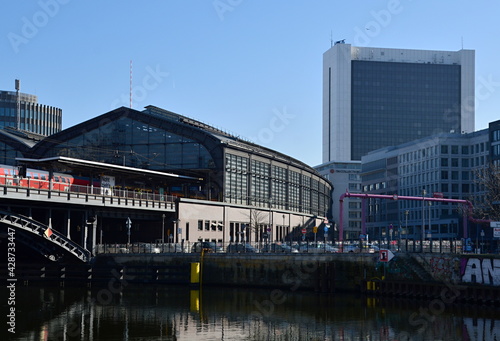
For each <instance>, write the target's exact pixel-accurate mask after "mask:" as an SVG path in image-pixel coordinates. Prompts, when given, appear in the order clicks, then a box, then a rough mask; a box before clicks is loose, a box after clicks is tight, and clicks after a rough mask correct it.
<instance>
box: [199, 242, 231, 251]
mask: <svg viewBox="0 0 500 341" xmlns="http://www.w3.org/2000/svg"><path fill="white" fill-rule="evenodd" d="M203 249H204V250H205V252H216V253H219V252H224V248H223V247H222V246H217V244H216V243H214V242H196V243H194V244H193V246H192V247H191V252H201V250H203Z"/></svg>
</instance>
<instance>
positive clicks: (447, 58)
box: [316, 41, 475, 238]
mask: <svg viewBox="0 0 500 341" xmlns="http://www.w3.org/2000/svg"><path fill="white" fill-rule="evenodd" d="M474 58H475V53H474V51H473V50H460V51H456V52H453V51H428V50H407V49H389V48H373V47H356V46H351V45H350V44H345V43H344V42H343V41H339V42H337V43H335V45H333V46H332V47H331V48H330V49H329V50H328V51H326V52H325V53H324V54H323V164H321V165H319V166H317V167H316V169H317V170H318V171H319V172H320V174H322V175H323V176H325V177H326V178H328V179H329V180H330V181H331V182H332V183H333V185H334V188H335V192H334V194H333V195H332V198H333V207H332V215H333V220H334V221H335V222H338V216H339V201H338V198H339V196H340V195H341V194H342V193H343V192H345V191H349V192H351V193H356V192H358V193H359V192H361V177H360V170H361V157H362V156H363V155H366V154H367V153H368V152H370V151H372V150H376V149H379V148H383V147H387V146H397V145H400V144H401V143H405V142H409V141H413V140H416V139H420V138H423V137H426V136H430V135H434V134H436V133H450V132H456V133H460V132H464V133H470V132H473V131H474V78H475V76H474ZM361 211H362V207H361V202H360V201H359V200H356V199H354V198H352V199H350V202H349V205H344V217H346V219H345V220H344V224H345V226H343V228H344V233H345V236H344V237H345V238H357V237H358V236H359V234H360V231H361V223H362V221H361V216H362V212H361Z"/></svg>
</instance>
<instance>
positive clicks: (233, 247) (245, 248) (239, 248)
mask: <svg viewBox="0 0 500 341" xmlns="http://www.w3.org/2000/svg"><path fill="white" fill-rule="evenodd" d="M226 252H229V253H237V252H241V253H245V252H248V253H255V252H258V250H257V249H256V248H254V247H253V246H252V245H250V244H229V245H228V246H227V249H226Z"/></svg>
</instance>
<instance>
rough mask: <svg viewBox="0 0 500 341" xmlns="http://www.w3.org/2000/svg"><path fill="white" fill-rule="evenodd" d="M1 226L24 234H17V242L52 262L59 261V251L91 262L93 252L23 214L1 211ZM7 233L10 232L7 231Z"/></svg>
mask: <svg viewBox="0 0 500 341" xmlns="http://www.w3.org/2000/svg"><path fill="white" fill-rule="evenodd" d="M0 224H2V225H6V226H7V227H8V228H14V229H16V230H18V231H22V232H24V233H19V234H17V233H16V234H15V240H16V241H19V242H21V243H23V244H24V245H26V246H28V247H30V248H32V249H34V250H35V251H37V252H39V253H40V254H41V255H43V256H45V257H47V258H48V259H50V260H51V261H57V260H59V258H60V257H59V256H58V253H57V252H54V251H57V250H60V251H61V252H65V253H66V254H69V255H72V256H74V257H75V258H76V259H78V260H80V261H82V262H85V263H87V262H89V261H90V259H91V257H92V255H91V252H90V251H89V250H87V249H85V248H83V247H82V246H80V245H79V244H77V243H75V242H74V241H72V240H71V239H69V238H67V237H66V236H64V235H62V234H61V233H59V232H57V231H54V230H52V229H50V228H49V226H47V225H44V224H42V223H40V222H38V221H36V220H33V219H30V218H28V217H26V216H23V215H21V214H17V213H13V212H9V211H4V210H0ZM7 231H9V230H8V229H7Z"/></svg>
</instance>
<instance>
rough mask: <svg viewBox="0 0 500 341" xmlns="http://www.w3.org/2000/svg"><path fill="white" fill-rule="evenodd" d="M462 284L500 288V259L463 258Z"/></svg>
mask: <svg viewBox="0 0 500 341" xmlns="http://www.w3.org/2000/svg"><path fill="white" fill-rule="evenodd" d="M461 275H462V282H466V283H478V284H485V285H495V286H500V259H492V258H463V259H462V262H461Z"/></svg>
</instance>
